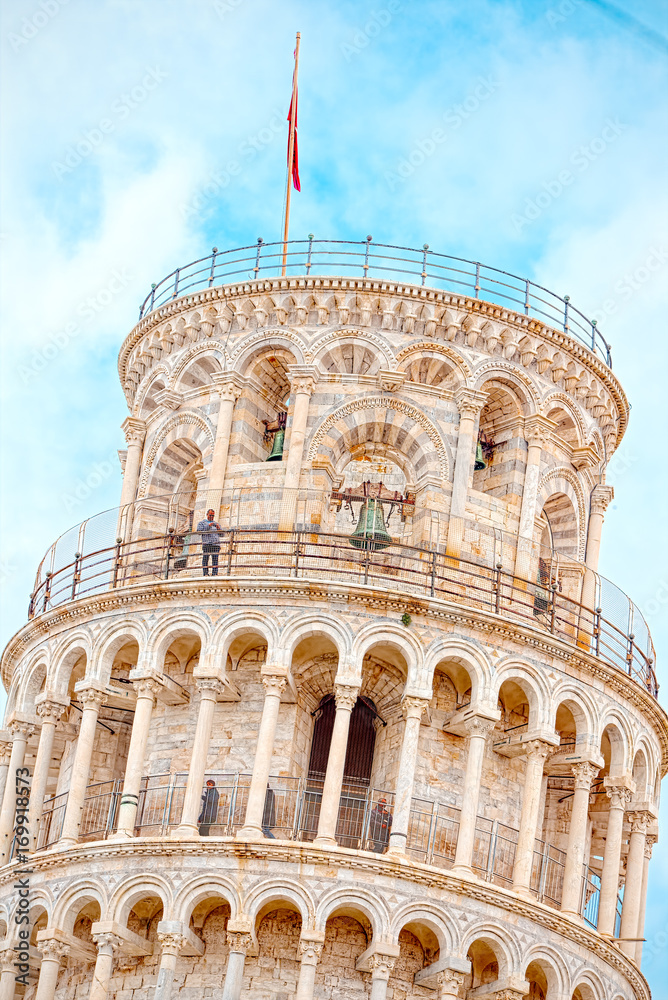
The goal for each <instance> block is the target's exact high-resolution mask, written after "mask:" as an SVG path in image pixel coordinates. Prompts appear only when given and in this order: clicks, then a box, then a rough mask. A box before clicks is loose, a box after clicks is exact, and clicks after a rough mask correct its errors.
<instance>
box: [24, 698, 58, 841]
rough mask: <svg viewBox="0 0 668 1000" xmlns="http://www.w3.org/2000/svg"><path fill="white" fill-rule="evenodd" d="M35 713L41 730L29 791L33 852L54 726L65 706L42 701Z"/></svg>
mask: <svg viewBox="0 0 668 1000" xmlns="http://www.w3.org/2000/svg"><path fill="white" fill-rule="evenodd" d="M35 711H36V713H37V715H38V716H39V717H40V719H41V720H42V729H41V732H40V734H39V746H38V747H37V757H36V759H35V770H34V771H33V776H32V789H31V791H30V816H29V820H30V821H29V827H30V839H31V842H32V850H35V848H36V846H37V840H38V836H39V824H40V821H41V819H42V809H43V807H44V794H45V792H46V783H47V781H48V779H49V768H50V767H51V753H52V751H53V738H54V736H55V735H56V725H57V724H58V721H59V719H60V717H61V715H62V714H63V712H64V711H65V706H64V705H62V704H61V703H60V702H57V701H42V702H40V703H39V704H38V705H37V706H36V707H35Z"/></svg>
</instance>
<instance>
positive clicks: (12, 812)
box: [0, 721, 35, 864]
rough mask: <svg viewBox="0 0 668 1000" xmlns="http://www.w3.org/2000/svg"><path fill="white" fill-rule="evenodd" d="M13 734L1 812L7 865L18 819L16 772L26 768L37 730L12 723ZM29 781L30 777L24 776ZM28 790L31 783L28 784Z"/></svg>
mask: <svg viewBox="0 0 668 1000" xmlns="http://www.w3.org/2000/svg"><path fill="white" fill-rule="evenodd" d="M7 728H8V729H9V731H10V733H11V734H12V737H13V738H12V752H11V754H10V758H9V769H8V771H7V781H6V782H5V794H4V795H3V797H2V809H1V810H0V851H2V863H3V864H7V862H8V860H9V852H10V850H11V846H12V840H13V837H14V821H15V818H16V772H17V771H18V770H19V768H22V767H23V766H24V762H25V755H26V747H27V745H28V740H29V739H30V737H31V736H32V735H33V733H34V731H35V728H34V726H31V725H29V724H28V723H25V722H18V721H15V722H10V723H9V726H8V727H7ZM24 777H25V778H26V779H28V775H24ZM22 787H25V788H26V790H28V789H29V787H30V783H29V782H28V784H26V785H25V786H22Z"/></svg>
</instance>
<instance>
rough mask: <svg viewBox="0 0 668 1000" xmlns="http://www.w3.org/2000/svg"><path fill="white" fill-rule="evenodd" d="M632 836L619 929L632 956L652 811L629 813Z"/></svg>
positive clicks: (622, 944)
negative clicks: (646, 838) (646, 841)
mask: <svg viewBox="0 0 668 1000" xmlns="http://www.w3.org/2000/svg"><path fill="white" fill-rule="evenodd" d="M629 818H630V820H631V837H630V839H629V853H628V854H627V856H626V883H625V886H624V902H623V904H622V925H621V930H620V932H619V937H620V942H619V943H620V947H621V949H622V951H623V952H625V954H627V955H628V956H629V958H635V953H636V945H637V944H638V942H637V941H636V940H635V938H637V937H638V936H639V935H638V926H639V924H640V903H641V899H642V880H643V869H644V867H645V837H646V835H647V827H648V826H649V825H650V823H651V822H652V820H653V819H654V817H653V816H652V814H651V813H650V812H645V811H644V810H639V811H638V812H632V813H630V814H629Z"/></svg>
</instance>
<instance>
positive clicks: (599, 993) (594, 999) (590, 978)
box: [571, 968, 606, 1000]
mask: <svg viewBox="0 0 668 1000" xmlns="http://www.w3.org/2000/svg"><path fill="white" fill-rule="evenodd" d="M576 992H579V993H580V997H581V1000H605V992H606V991H605V986H604V985H603V982H602V980H601V978H600V977H599V975H598V973H597V972H594V970H593V969H586V968H585V969H580V970H578V972H577V974H576V975H575V976H574V977H573V985H572V986H571V996H575V993H576Z"/></svg>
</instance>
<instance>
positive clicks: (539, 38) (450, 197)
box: [0, 0, 668, 997]
mask: <svg viewBox="0 0 668 1000" xmlns="http://www.w3.org/2000/svg"><path fill="white" fill-rule="evenodd" d="M667 21H668V9H667V8H666V5H665V3H662V2H659V0H640V2H638V0H635V2H634V3H633V4H631V2H630V0H625V6H623V7H622V6H621V5H616V4H612V3H607V2H603V0H554V2H553V0H533V2H526V3H521V2H516V3H511V2H506V0H497V2H489V0H488V2H485V0H471V2H467V3H463V2H461V0H460V2H459V3H448V2H444V0H410V2H409V0H376V2H374V3H368V2H366V0H355V2H345V0H330V2H328V3H313V2H310V3H309V2H305V0H281V3H280V4H279V3H275V2H270V0H96V2H95V3H90V2H86V0H67V2H64V0H41V2H40V0H4V3H3V6H2V23H1V27H0V45H1V52H2V74H3V80H2V82H3V88H2V90H3V106H2V129H3V134H2V171H3V181H4V183H3V185H2V220H1V224H0V230H1V235H2V238H1V240H0V253H1V255H2V271H1V294H2V309H3V324H2V361H3V409H2V440H3V456H2V461H3V465H2V485H3V500H2V504H3V506H2V529H1V530H2V556H1V557H0V600H1V603H2V622H1V630H2V634H1V638H2V640H3V641H6V639H7V638H8V637H9V636H10V635H11V634H12V632H14V631H15V630H16V629H17V628H19V627H20V626H21V624H22V623H23V621H24V619H25V609H26V605H27V600H28V595H29V592H30V589H31V583H32V577H33V574H34V570H35V567H36V565H37V563H38V561H39V559H40V558H41V556H42V554H43V551H44V550H45V549H46V547H47V545H48V544H49V543H50V542H51V541H52V540H53V539H55V538H56V537H57V535H58V534H59V533H60V532H61V531H63V530H64V529H65V528H67V527H69V526H70V525H71V524H73V523H76V522H78V521H80V520H82V519H83V518H85V517H88V516H90V515H92V514H94V513H96V512H97V511H100V510H103V509H105V508H107V507H113V506H115V505H116V503H117V501H118V496H119V491H120V467H119V466H118V463H117V461H116V460H115V458H114V457H113V456H114V455H115V452H116V449H118V448H119V447H123V444H124V442H123V438H122V435H121V432H120V430H119V425H120V423H121V421H122V420H123V418H124V416H125V412H126V411H125V404H124V400H123V396H122V394H121V391H120V386H119V384H118V378H117V374H116V355H117V351H118V347H119V346H120V344H121V341H122V340H123V338H124V336H125V335H126V333H127V332H128V331H129V330H130V328H131V327H132V325H133V323H134V322H135V320H136V317H137V309H138V305H139V303H140V301H141V300H142V299H143V298H144V296H145V294H146V292H147V291H148V289H149V286H150V283H151V282H152V281H158V280H160V278H161V277H163V275H165V274H166V273H168V272H169V271H171V270H172V269H173V268H174V267H175V266H177V265H179V264H183V263H186V262H187V261H189V260H192V259H194V258H196V257H200V256H202V255H203V254H205V253H207V252H208V251H209V250H210V248H211V246H213V245H216V246H218V247H219V248H221V249H223V248H228V247H234V246H237V245H243V244H247V243H252V242H254V241H255V239H256V238H257V237H258V236H262V237H263V238H264V239H265V240H272V239H277V238H278V237H279V235H280V226H281V212H282V201H283V193H284V182H285V127H284V124H283V119H284V118H285V116H286V114H287V106H288V102H289V93H290V81H291V73H292V50H293V46H294V35H295V31H297V30H300V31H301V33H302V49H301V65H300V104H299V143H300V167H301V179H302V193H301V194H298V195H295V197H294V199H293V214H292V225H291V235H292V236H293V237H303V236H306V234H307V233H309V232H314V233H315V234H316V235H317V236H320V237H322V238H333V239H363V238H364V237H365V236H366V235H367V233H370V234H372V235H373V236H374V239H376V240H378V241H381V242H387V243H399V244H403V245H405V246H421V245H422V244H423V243H424V242H427V243H429V244H430V245H431V247H432V248H433V249H435V250H439V251H441V252H444V253H449V254H454V255H460V256H464V257H471V258H474V259H479V260H482V261H484V262H485V263H488V264H491V265H494V266H496V267H499V268H502V269H505V270H509V271H514V272H516V273H519V274H523V275H526V276H527V277H530V278H531V279H533V280H535V281H537V282H539V283H540V284H543V285H545V286H547V287H548V288H552V289H554V290H555V291H556V292H558V293H560V294H564V293H566V294H569V295H570V296H571V298H572V301H573V302H574V304H575V305H577V306H578V307H579V308H580V309H581V310H582V311H583V312H584V313H585V314H588V315H595V316H597V317H598V319H599V325H600V328H601V330H602V332H603V334H604V335H605V336H606V338H607V339H608V340H609V341H610V342H611V343H612V345H613V359H614V369H615V372H616V373H617V375H618V376H619V378H620V379H621V381H622V384H623V385H624V387H625V389H626V391H627V393H628V395H629V398H630V400H631V403H632V406H633V412H632V416H631V424H630V427H629V430H628V433H627V435H626V437H625V439H624V442H623V444H622V447H621V449H620V451H619V453H618V459H617V460H616V461H615V462H613V464H612V466H611V472H610V475H609V481H610V482H612V484H613V485H614V487H615V494H616V496H615V501H614V505H613V507H612V508H611V509H610V510H609V511H608V515H607V518H606V525H605V530H604V539H603V553H602V563H601V569H602V572H603V573H604V574H605V575H607V576H609V577H610V578H611V579H613V580H614V581H615V582H616V583H618V584H619V585H620V586H621V587H623V589H625V590H626V591H627V592H629V593H630V594H631V595H632V596H633V598H634V599H635V600H636V602H637V603H638V604H639V605H640V606H641V607H642V608H643V609H644V610H645V612H646V614H647V618H648V621H649V623H650V627H651V628H652V631H653V634H654V637H655V643H656V645H657V649H658V652H659V660H660V662H659V677H660V679H661V677H662V676H663V677H666V678H668V674H666V670H665V667H664V666H663V665H662V663H661V654H662V652H665V649H666V627H665V624H664V622H665V618H666V615H665V609H666V607H667V606H668V558H667V555H668V551H667V550H668V545H667V543H666V540H667V532H666V527H665V517H664V516H663V515H664V514H665V496H666V486H667V485H668V484H667V483H666V461H665V437H666V432H665V428H666V426H667V421H666V417H667V413H666V409H667V407H666V398H667V393H666V334H665V330H666V325H665V315H666V307H667V306H668V302H667V301H666V299H667V298H668V295H667V287H668V282H667V281H666V277H667V275H668V234H667V230H666V215H667V213H666V200H667V192H668V185H667V184H666V180H667V177H666V167H665V163H666V138H665V137H666V135H668V121H667V120H666V119H667V115H666V74H667V68H668V41H667V40H666V39H667V38H668V23H667ZM434 130H439V136H443V138H439V141H438V142H434V141H433V140H431V137H432V135H433V133H434ZM82 140H84V141H87V142H88V143H89V144H90V151H89V152H87V153H86V155H83V156H80V157H79V162H77V155H76V148H77V145H78V144H80V143H81V142H82ZM430 140H431V145H433V146H434V149H433V151H431V147H430ZM82 148H83V149H84V150H87V149H88V147H87V146H86V145H85V144H84V146H83V147H82ZM416 149H418V150H422V151H425V150H426V151H427V153H426V155H425V156H424V162H422V163H421V164H420V165H419V166H415V167H414V168H413V169H412V170H411V169H410V158H411V153H413V152H414V151H415V150H416ZM418 159H420V157H419V156H417V155H414V156H413V160H418ZM564 172H567V175H568V176H569V177H570V180H568V181H567V182H566V181H564V180H563V179H564V177H565V174H564ZM560 178H561V179H560ZM539 196H540V197H539ZM537 200H538V204H539V205H540V207H539V209H538V210H536V209H535V208H533V207H532V206H534V205H536V203H537ZM96 471H97V473H98V474H97V476H92V474H93V473H95V472H96ZM91 477H92V478H91ZM86 480H89V481H91V482H96V483H98V485H97V486H95V487H94V488H91V487H89V486H86V485H85V483H86ZM98 481H99V482H98ZM82 484H84V485H83V486H82ZM76 492H78V494H79V497H80V498H81V499H78V498H75V502H74V503H73V500H72V498H73V496H74V494H75V493H76ZM665 689H666V690H668V679H667V680H666V681H665ZM666 819H668V817H665V818H664V826H665V822H666ZM664 840H665V833H664ZM655 856H656V860H655V861H654V862H653V865H652V883H651V890H650V904H649V910H648V926H647V937H648V941H649V945H648V947H647V953H648V959H647V965H646V970H647V974H648V976H649V977H650V980H654V993H655V996H657V997H662V996H666V995H667V994H666V992H665V987H664V985H663V983H660V982H659V980H658V977H659V973H660V955H661V948H660V947H659V946H660V944H663V945H664V947H665V946H666V944H668V851H667V850H666V849H665V847H664V846H663V845H661V844H659V846H658V847H657V848H656V849H655ZM662 991H663V992H662Z"/></svg>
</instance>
